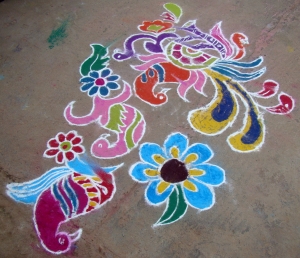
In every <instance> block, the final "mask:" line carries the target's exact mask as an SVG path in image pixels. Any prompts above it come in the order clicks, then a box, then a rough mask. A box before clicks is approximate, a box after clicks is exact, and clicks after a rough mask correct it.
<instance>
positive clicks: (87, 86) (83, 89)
mask: <svg viewBox="0 0 300 258" xmlns="http://www.w3.org/2000/svg"><path fill="white" fill-rule="evenodd" d="M93 85H94V83H93V82H90V83H87V84H84V85H82V86H81V88H80V89H81V90H82V91H87V90H89V89H90V88H91V87H92V86H93Z"/></svg>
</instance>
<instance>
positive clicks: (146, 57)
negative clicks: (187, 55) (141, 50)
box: [138, 53, 166, 62]
mask: <svg viewBox="0 0 300 258" xmlns="http://www.w3.org/2000/svg"><path fill="white" fill-rule="evenodd" d="M165 57H166V56H165V55H164V54H161V53H157V54H152V55H139V56H138V59H139V60H141V61H144V62H147V61H150V60H153V59H156V58H165Z"/></svg>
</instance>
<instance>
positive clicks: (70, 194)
mask: <svg viewBox="0 0 300 258" xmlns="http://www.w3.org/2000/svg"><path fill="white" fill-rule="evenodd" d="M81 143H82V137H80V136H78V135H77V133H76V132H75V131H70V132H68V133H67V134H64V133H58V134H57V135H56V137H55V138H52V139H50V140H49V141H48V143H47V146H48V149H47V150H46V151H45V153H44V157H47V158H55V160H56V162H57V163H59V164H63V163H64V166H61V167H54V168H52V169H50V170H49V171H47V172H46V173H45V174H43V175H42V176H40V177H39V178H37V179H34V180H32V181H29V182H25V183H11V184H9V185H7V194H8V195H9V196H10V197H11V198H12V199H14V200H15V201H17V202H22V203H25V204H31V205H34V208H33V213H34V215H33V222H34V226H35V230H36V232H37V235H38V237H39V238H40V240H41V244H42V245H43V247H44V248H45V249H46V250H47V251H49V252H51V253H54V254H60V253H65V252H67V251H69V250H70V249H71V247H72V243H74V242H75V241H77V240H78V239H79V238H80V236H81V233H82V230H81V229H79V230H77V231H76V232H74V233H72V234H70V233H68V232H63V231H60V226H61V225H62V224H63V223H66V222H68V221H69V220H71V219H73V218H76V217H78V216H81V215H85V214H87V213H89V212H91V211H93V210H96V209H99V208H100V207H101V206H102V205H103V204H105V203H106V202H108V201H110V200H111V199H112V197H113V196H114V193H115V191H116V187H115V183H114V181H115V180H114V176H113V174H111V173H112V172H113V171H115V170H116V169H117V168H118V167H119V166H114V167H106V168H103V167H100V166H99V165H98V164H93V163H90V162H87V161H86V160H85V159H82V158H80V157H79V155H81V154H83V153H85V148H84V147H83V146H82V145H81Z"/></svg>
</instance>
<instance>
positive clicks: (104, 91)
mask: <svg viewBox="0 0 300 258" xmlns="http://www.w3.org/2000/svg"><path fill="white" fill-rule="evenodd" d="M99 92H100V95H102V96H107V95H108V93H109V90H108V88H107V87H100V90H99Z"/></svg>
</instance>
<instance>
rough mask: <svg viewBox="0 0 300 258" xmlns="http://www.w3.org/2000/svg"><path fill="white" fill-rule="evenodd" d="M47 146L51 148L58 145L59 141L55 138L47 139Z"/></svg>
mask: <svg viewBox="0 0 300 258" xmlns="http://www.w3.org/2000/svg"><path fill="white" fill-rule="evenodd" d="M48 146H49V147H51V148H57V147H58V146H59V143H58V142H57V140H56V139H54V138H52V139H50V140H49V141H48Z"/></svg>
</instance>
